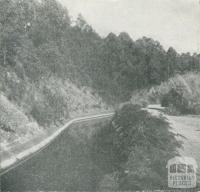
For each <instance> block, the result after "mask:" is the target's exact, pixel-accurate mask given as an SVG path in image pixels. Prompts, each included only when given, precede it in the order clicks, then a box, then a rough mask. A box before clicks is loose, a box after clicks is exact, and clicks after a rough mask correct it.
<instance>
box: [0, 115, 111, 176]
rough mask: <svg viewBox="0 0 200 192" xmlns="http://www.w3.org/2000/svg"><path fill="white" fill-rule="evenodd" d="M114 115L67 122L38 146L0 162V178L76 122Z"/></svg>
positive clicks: (88, 117) (86, 117)
mask: <svg viewBox="0 0 200 192" xmlns="http://www.w3.org/2000/svg"><path fill="white" fill-rule="evenodd" d="M113 114H114V113H113V112H109V113H103V114H98V115H90V116H84V117H77V118H73V119H71V120H69V121H68V122H67V123H66V124H65V125H64V126H62V127H61V128H59V129H58V130H57V131H55V132H54V133H53V134H52V135H50V136H49V137H47V138H46V139H44V140H42V141H41V142H39V143H38V144H36V145H34V146H32V147H31V148H28V149H26V150H24V151H23V152H20V153H18V154H16V155H12V156H11V157H9V158H8V159H4V160H1V161H0V176H1V175H3V174H5V173H6V172H8V171H10V170H11V169H13V168H15V167H17V166H18V165H20V164H21V163H23V162H25V161H27V160H28V159H30V158H32V157H33V156H34V155H35V154H37V153H38V152H40V151H41V150H43V149H44V148H46V147H47V146H48V145H49V144H50V143H51V142H52V141H54V140H55V138H56V137H58V136H59V135H60V134H61V133H62V132H63V131H65V130H66V129H67V128H68V127H69V126H71V125H72V124H74V123H78V122H84V121H89V120H93V119H101V118H106V117H111V116H112V115H113ZM1 159H2V158H1Z"/></svg>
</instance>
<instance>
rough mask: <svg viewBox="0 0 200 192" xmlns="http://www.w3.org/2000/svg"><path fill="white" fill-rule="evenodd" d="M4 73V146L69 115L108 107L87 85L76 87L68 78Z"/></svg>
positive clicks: (0, 98) (0, 105)
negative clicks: (32, 78) (36, 78)
mask: <svg viewBox="0 0 200 192" xmlns="http://www.w3.org/2000/svg"><path fill="white" fill-rule="evenodd" d="M7 73H8V76H7V78H6V81H5V79H4V80H2V81H0V87H1V88H2V89H1V90H2V91H1V92H0V133H1V134H0V141H1V145H2V147H4V148H5V147H6V146H7V145H8V144H11V143H13V142H19V143H20V142H25V141H27V140H29V139H31V138H32V137H34V136H37V134H40V135H41V134H42V133H43V132H45V131H48V130H49V129H51V130H52V129H53V128H54V129H56V128H58V127H59V126H61V125H62V124H63V123H64V122H65V121H66V120H67V119H68V118H70V117H72V116H78V115H81V114H84V115H85V114H87V113H98V112H101V111H103V110H104V111H105V110H107V109H108V108H109V107H107V105H106V104H105V103H104V102H103V101H102V99H101V98H100V97H99V96H98V95H97V94H95V93H94V92H92V90H91V89H89V88H87V87H82V88H78V87H77V86H76V85H74V84H73V83H72V82H70V81H69V80H65V81H62V80H61V79H59V78H56V77H50V78H48V79H47V78H46V79H43V80H42V81H39V82H37V83H31V82H30V81H29V80H28V79H26V81H24V80H22V79H20V78H19V77H18V76H17V75H16V73H15V72H8V71H7ZM0 74H2V76H1V78H2V77H3V76H4V75H3V73H1V72H0Z"/></svg>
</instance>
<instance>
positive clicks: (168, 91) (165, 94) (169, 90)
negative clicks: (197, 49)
mask: <svg viewBox="0 0 200 192" xmlns="http://www.w3.org/2000/svg"><path fill="white" fill-rule="evenodd" d="M199 82H200V74H199V72H196V73H195V72H188V73H186V74H184V75H176V76H174V77H172V78H170V79H169V80H168V81H166V82H162V83H161V84H160V85H158V86H153V87H151V88H150V89H141V90H137V92H136V91H134V92H133V95H132V98H131V102H132V103H141V104H142V103H146V104H155V103H157V104H162V105H163V106H165V107H168V109H167V111H168V112H169V113H171V114H174V115H175V114H176V115H177V114H200V83H199Z"/></svg>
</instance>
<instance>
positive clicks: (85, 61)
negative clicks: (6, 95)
mask: <svg viewBox="0 0 200 192" xmlns="http://www.w3.org/2000/svg"><path fill="white" fill-rule="evenodd" d="M0 16H1V17H0V18H1V19H0V29H1V30H0V31H1V32H0V46H1V47H0V65H1V73H2V74H1V75H4V79H3V80H2V81H6V80H7V79H8V78H9V77H8V75H9V74H8V73H5V72H8V71H14V72H15V73H16V75H17V77H19V78H20V80H26V81H27V80H28V81H29V82H30V83H33V82H35V83H36V82H38V81H41V80H43V79H44V78H48V77H50V76H54V77H58V78H60V79H62V80H66V79H70V80H71V81H72V82H74V83H75V84H77V85H78V86H89V87H92V88H94V89H95V91H97V92H98V93H99V94H100V95H101V96H102V97H104V99H105V100H106V101H107V102H112V103H113V102H121V101H125V100H128V99H130V96H131V93H132V91H134V90H136V89H141V88H146V87H150V86H152V85H156V84H159V83H160V82H162V81H165V80H166V79H168V78H169V77H171V76H173V75H174V74H176V73H185V72H187V71H197V70H198V71H199V70H200V62H199V60H200V55H197V54H193V55H191V54H190V53H185V54H181V55H180V54H178V53H177V52H176V51H175V50H174V49H173V48H169V49H168V50H167V51H165V50H164V49H163V47H162V46H161V45H160V43H159V42H157V41H154V40H153V39H150V38H146V37H144V38H142V39H139V40H136V41H133V40H132V39H131V38H130V36H129V35H128V34H127V33H124V32H123V33H121V34H120V35H119V36H116V35H115V34H113V33H110V34H109V35H108V36H107V37H106V38H101V37H100V36H99V35H98V34H97V33H96V32H95V31H94V30H93V29H92V27H91V26H89V25H88V24H87V22H86V21H85V20H84V18H83V17H82V16H81V15H79V17H78V18H77V20H76V22H75V23H74V22H72V21H71V20H70V17H69V15H68V11H67V10H66V9H65V8H63V7H62V6H61V5H60V4H59V3H57V2H56V1H55V0H41V1H37V0H32V1H25V0H11V1H10V0H5V1H1V2H0ZM7 86H8V84H6V85H5V86H3V88H4V89H5V87H7ZM23 86H25V87H26V85H24V84H23V85H20V86H19V87H20V88H18V89H23ZM1 89H2V88H1ZM15 92H16V91H15ZM18 92H19V93H18V94H23V90H18ZM11 95H14V93H12V94H11ZM12 97H13V96H12ZM16 97H17V95H16ZM19 97H20V95H19ZM12 99H14V100H16V99H17V98H12Z"/></svg>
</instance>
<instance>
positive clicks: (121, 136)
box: [92, 104, 181, 190]
mask: <svg viewBox="0 0 200 192" xmlns="http://www.w3.org/2000/svg"><path fill="white" fill-rule="evenodd" d="M180 146H181V145H180V143H179V142H177V141H176V138H175V134H173V133H172V132H171V131H170V125H169V123H168V122H167V121H166V120H165V119H164V118H163V117H156V116H152V115H151V114H149V113H148V112H147V111H144V110H141V108H140V107H139V106H137V105H133V104H125V105H124V106H123V107H122V108H121V109H119V110H118V111H117V112H116V113H115V115H114V117H113V118H112V120H111V121H110V122H109V123H107V125H105V126H103V127H102V128H101V129H100V130H99V131H97V133H96V134H94V136H93V145H92V158H93V160H94V162H95V163H96V165H97V166H98V167H100V168H101V169H102V170H103V171H104V173H105V174H111V173H112V174H113V173H114V178H115V182H116V185H117V186H118V189H120V190H132V189H134V190H144V189H148V190H150V189H162V188H166V187H167V186H166V183H167V170H166V164H167V161H168V160H169V159H170V158H172V157H174V156H175V155H177V151H176V150H177V147H180Z"/></svg>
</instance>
